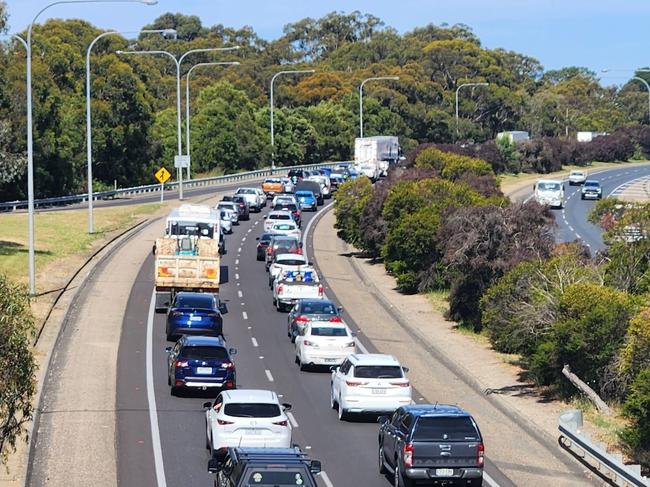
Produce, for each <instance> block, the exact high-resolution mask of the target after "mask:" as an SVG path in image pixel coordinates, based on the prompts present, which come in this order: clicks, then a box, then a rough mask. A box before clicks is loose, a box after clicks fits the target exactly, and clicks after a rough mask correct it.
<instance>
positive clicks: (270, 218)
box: [264, 210, 293, 232]
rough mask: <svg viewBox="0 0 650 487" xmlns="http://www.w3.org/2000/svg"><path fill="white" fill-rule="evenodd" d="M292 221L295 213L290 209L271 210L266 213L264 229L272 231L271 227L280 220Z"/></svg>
mask: <svg viewBox="0 0 650 487" xmlns="http://www.w3.org/2000/svg"><path fill="white" fill-rule="evenodd" d="M292 221H293V215H292V214H291V212H290V211H275V210H273V211H271V212H269V214H268V215H266V219H265V220H264V231H265V232H270V231H271V227H272V226H273V225H274V224H276V223H278V222H292Z"/></svg>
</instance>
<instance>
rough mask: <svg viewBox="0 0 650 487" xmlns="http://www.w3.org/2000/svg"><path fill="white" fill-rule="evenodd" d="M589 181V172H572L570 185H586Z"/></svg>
mask: <svg viewBox="0 0 650 487" xmlns="http://www.w3.org/2000/svg"><path fill="white" fill-rule="evenodd" d="M586 180H587V171H579V170H576V171H571V172H570V173H569V185H570V186H574V185H576V184H584V182H585V181H586Z"/></svg>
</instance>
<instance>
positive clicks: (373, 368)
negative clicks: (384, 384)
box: [354, 365, 402, 379]
mask: <svg viewBox="0 0 650 487" xmlns="http://www.w3.org/2000/svg"><path fill="white" fill-rule="evenodd" d="M354 376H355V377H359V378H361V379H401V378H402V368H401V367H400V366H398V365H356V366H355V367H354Z"/></svg>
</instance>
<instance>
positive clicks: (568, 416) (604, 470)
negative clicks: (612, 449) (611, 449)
mask: <svg viewBox="0 0 650 487" xmlns="http://www.w3.org/2000/svg"><path fill="white" fill-rule="evenodd" d="M581 428H582V411H581V410H580V409H571V410H569V411H565V412H563V413H562V414H561V415H560V419H559V421H558V429H559V430H560V438H559V442H560V445H562V446H563V447H564V448H566V449H567V450H569V451H570V452H571V453H573V454H574V455H576V456H578V457H579V458H581V459H582V460H584V461H585V462H587V463H588V464H589V465H590V466H591V467H593V469H594V470H596V471H597V472H599V473H601V474H602V475H604V476H605V477H606V478H608V479H609V480H610V481H611V482H612V483H614V484H615V485H618V486H620V487H628V486H635V487H647V486H650V479H649V478H647V477H643V476H642V475H641V466H640V465H625V464H624V463H623V456H622V455H621V454H620V453H608V452H607V448H606V446H605V445H603V444H597V443H594V442H593V441H592V440H591V436H590V435H589V433H585V432H583V431H581Z"/></svg>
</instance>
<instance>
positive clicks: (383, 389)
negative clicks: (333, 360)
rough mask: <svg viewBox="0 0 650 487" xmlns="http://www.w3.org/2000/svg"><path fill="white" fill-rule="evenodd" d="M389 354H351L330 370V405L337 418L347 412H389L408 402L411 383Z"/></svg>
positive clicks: (409, 401) (409, 400) (345, 414)
mask: <svg viewBox="0 0 650 487" xmlns="http://www.w3.org/2000/svg"><path fill="white" fill-rule="evenodd" d="M406 372H408V369H407V368H405V367H402V366H401V365H400V363H399V362H398V361H397V359H396V358H395V357H393V356H392V355H384V354H378V353H371V354H352V355H350V356H349V357H347V358H346V359H345V360H344V361H343V363H342V364H341V366H340V367H336V368H335V369H334V370H332V378H331V386H330V405H331V406H332V408H335V409H338V413H339V419H340V420H343V419H346V418H347V416H348V415H349V414H350V413H379V414H386V413H392V412H393V411H395V410H396V409H397V408H399V407H401V406H405V405H408V404H411V402H412V399H411V393H412V391H411V383H410V382H409V380H408V378H407V377H406Z"/></svg>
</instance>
